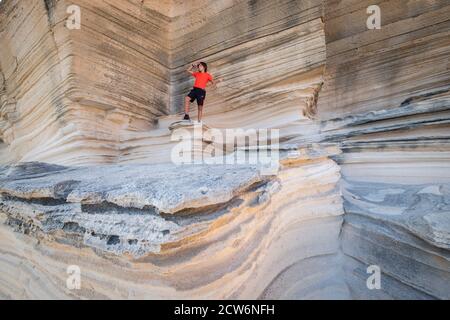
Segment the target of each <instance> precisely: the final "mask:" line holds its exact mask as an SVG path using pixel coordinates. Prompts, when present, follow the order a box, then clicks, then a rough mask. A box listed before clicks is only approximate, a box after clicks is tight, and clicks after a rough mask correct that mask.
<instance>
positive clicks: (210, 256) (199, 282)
mask: <svg viewBox="0 0 450 320" xmlns="http://www.w3.org/2000/svg"><path fill="white" fill-rule="evenodd" d="M69 4H70V5H76V6H79V7H80V8H81V24H80V27H81V28H80V29H70V28H67V26H66V25H65V24H64V21H65V19H66V17H67V15H68V13H67V10H66V9H67V7H68V6H69ZM371 4H372V3H369V2H368V1H356V2H355V1H319V0H308V1H298V0H292V1H290V0H289V1H269V0H258V1H254V0H248V1H212V0H195V1H181V0H180V1H178V0H163V1H121V0H108V1H87V0H75V1H70V3H69V2H68V1H65V0H60V1H35V2H34V4H33V6H30V5H29V4H28V2H26V1H25V0H11V1H6V2H4V3H2V4H1V5H0V139H1V141H0V163H1V164H2V165H1V167H0V219H1V220H0V221H1V222H2V224H1V226H0V271H2V272H0V278H1V281H2V283H4V284H5V285H4V286H2V288H0V296H1V297H7V298H41V299H42V298H63V297H70V298H159V299H171V298H172V299H173V298H179V299H184V298H219V299H222V298H250V299H253V298H262V299H269V298H289V299H313V298H314V299H317V298H332V299H340V298H342V299H379V298H384V299H391V298H394V299H395V298H397V299H435V298H438V299H449V298H450V291H449V288H450V286H449V285H448V283H449V282H450V263H449V261H450V253H449V252H450V251H449V249H450V247H449V246H450V236H449V235H450V230H449V221H450V219H449V217H450V216H449V214H448V212H449V211H450V207H449V204H450V193H449V190H450V166H449V163H450V161H449V160H450V159H449V158H450V149H449V146H450V144H449V134H448V133H449V119H450V111H449V105H450V95H449V89H450V86H449V83H450V81H449V80H450V73H449V72H448V56H450V46H449V44H448V41H445V40H446V39H447V38H448V17H449V16H450V14H449V13H450V12H449V10H450V8H449V6H448V3H446V2H445V1H431V2H430V1H425V0H424V1H415V2H407V3H402V1H397V0H392V1H383V2H382V3H380V10H381V11H380V12H381V14H382V19H381V21H382V24H381V29H379V30H368V29H367V25H366V20H367V18H368V14H367V7H368V6H369V5H371ZM194 61H206V62H207V63H208V71H209V72H211V73H212V74H213V76H214V77H215V78H216V79H221V80H222V82H220V83H219V84H218V85H217V88H216V89H213V88H211V87H208V88H207V98H206V103H205V108H204V118H203V121H204V122H205V123H206V125H198V126H199V127H200V133H201V135H200V137H199V136H196V135H195V127H196V126H195V125H194V123H195V120H196V119H195V114H196V109H195V108H193V110H194V111H193V112H191V118H193V120H194V122H193V125H192V126H188V127H185V128H181V129H183V130H184V131H183V132H184V133H186V134H188V135H192V138H193V148H192V149H193V150H191V152H192V156H193V158H196V157H199V159H201V160H202V161H201V163H200V164H181V165H177V164H175V163H174V161H173V151H174V149H175V147H176V146H177V145H178V143H179V141H178V140H177V137H179V136H178V134H179V133H180V131H178V133H176V131H177V130H175V129H174V126H171V124H173V123H174V122H175V121H177V120H181V112H182V111H183V104H184V97H185V95H186V94H187V93H188V91H189V89H190V88H191V87H192V84H193V79H192V77H190V75H189V74H188V73H186V68H187V67H188V66H189V65H190V64H191V63H192V62H194ZM230 128H231V129H239V130H240V131H239V134H237V137H236V141H238V140H245V139H246V136H248V135H249V133H251V132H253V131H255V130H256V129H276V130H279V131H277V133H279V141H278V142H275V141H272V140H270V143H269V140H266V141H265V143H261V140H260V139H259V138H260V136H259V135H258V139H254V140H252V139H248V140H249V143H248V144H247V145H245V146H244V147H242V146H236V143H235V140H232V141H229V140H228V141H227V140H226V139H216V138H214V137H217V136H221V135H222V136H223V137H225V136H226V132H227V131H226V130H227V129H230ZM267 149H268V150H270V154H271V155H273V156H274V155H276V156H277V157H276V164H277V166H276V168H277V170H275V171H274V172H273V173H271V174H266V173H264V172H263V170H262V169H263V168H261V167H260V166H259V165H254V164H252V163H246V164H237V163H234V162H232V164H227V165H225V164H214V165H212V164H208V163H207V161H205V159H209V160H211V157H210V155H211V154H212V153H210V152H211V151H214V155H216V152H218V151H219V150H220V151H221V152H223V153H224V156H225V158H226V159H228V160H229V159H234V158H239V157H240V156H244V158H245V159H247V158H248V159H253V158H252V157H253V156H255V155H256V156H259V155H260V154H261V153H262V152H263V150H267ZM249 161H250V160H249ZM71 265H76V266H79V267H80V269H81V272H82V273H81V276H82V283H83V285H82V288H81V289H80V290H73V291H72V290H68V289H67V288H66V278H67V273H66V270H67V268H68V267H69V266H71ZM368 270H380V272H381V278H380V279H381V289H376V288H375V289H373V288H369V286H368V284H367V279H368V277H369V276H370V274H368ZM2 275H3V277H2Z"/></svg>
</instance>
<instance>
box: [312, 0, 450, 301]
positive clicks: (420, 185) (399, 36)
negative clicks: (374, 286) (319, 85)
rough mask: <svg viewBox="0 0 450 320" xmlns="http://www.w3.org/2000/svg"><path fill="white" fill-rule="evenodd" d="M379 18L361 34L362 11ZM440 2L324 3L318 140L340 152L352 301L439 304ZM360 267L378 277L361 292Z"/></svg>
mask: <svg viewBox="0 0 450 320" xmlns="http://www.w3.org/2000/svg"><path fill="white" fill-rule="evenodd" d="M372 4H377V5H379V7H380V9H381V21H382V25H381V29H379V30H367V28H366V26H365V21H366V19H367V17H368V16H369V15H368V14H367V13H366V9H367V7H368V6H369V5H372ZM449 9H450V7H449V3H448V1H432V2H427V1H413V2H411V1H375V2H373V1H350V0H349V1H329V2H327V6H326V10H325V11H326V14H325V33H326V42H327V44H326V47H327V66H326V74H325V83H324V86H323V90H322V91H321V93H320V97H319V101H318V113H319V118H320V119H321V120H323V122H322V125H321V127H322V128H321V133H320V135H319V136H320V138H317V137H316V138H317V139H319V140H321V139H322V140H325V141H329V142H330V141H335V142H339V144H340V145H341V149H342V151H343V152H342V154H341V155H339V156H338V157H336V158H335V160H336V161H337V162H338V163H339V165H340V167H341V168H342V181H341V187H342V193H343V198H344V209H345V222H344V225H343V230H342V248H343V252H344V254H345V256H347V257H349V259H345V263H344V266H345V270H346V271H345V273H346V274H347V276H348V284H349V286H350V288H352V294H353V295H354V296H357V297H360V298H401V299H411V298H412V299H430V298H440V299H448V298H449V297H450V291H449V284H450V259H449V258H450V255H449V249H450V248H449V243H450V238H449V230H450V229H449V222H450V211H449V208H450V207H449V203H450V201H449V200H450V198H449V192H448V191H449V182H450V167H449V163H450V162H449V160H450V158H449V156H450V153H449V151H450V149H449V146H450V145H449V141H450V140H449V138H450V135H449V133H450V130H449V129H450V125H449V120H450V110H449V109H450V91H449V89H450V86H449V84H450V73H449V72H448V56H449V53H450V43H449V42H448V41H447V40H445V39H448V33H449V23H450V20H449V14H448V12H449ZM368 265H378V266H379V267H380V270H381V272H382V281H381V283H382V284H381V287H382V288H381V290H371V291H369V290H367V287H366V286H361V279H364V278H367V273H366V268H367V266H368Z"/></svg>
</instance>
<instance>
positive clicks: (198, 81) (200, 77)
mask: <svg viewBox="0 0 450 320" xmlns="http://www.w3.org/2000/svg"><path fill="white" fill-rule="evenodd" d="M192 76H193V77H195V83H194V87H196V88H200V89H203V90H204V89H205V88H206V84H207V83H208V81H210V80H212V79H213V77H212V75H210V74H209V73H208V72H194V73H192Z"/></svg>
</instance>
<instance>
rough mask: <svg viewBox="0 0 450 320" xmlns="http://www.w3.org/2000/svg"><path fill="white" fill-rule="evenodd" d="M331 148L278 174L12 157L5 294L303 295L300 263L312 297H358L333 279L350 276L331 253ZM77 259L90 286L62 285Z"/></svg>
mask: <svg viewBox="0 0 450 320" xmlns="http://www.w3.org/2000/svg"><path fill="white" fill-rule="evenodd" d="M330 152H332V149H329V150H328V151H327V150H323V152H317V156H316V157H315V158H314V157H311V158H309V159H305V158H304V157H303V158H302V157H301V156H299V157H297V158H294V157H292V156H291V157H290V158H286V159H285V160H282V165H283V167H282V168H281V170H280V171H279V172H278V174H277V175H276V176H260V174H259V173H258V170H257V168H255V167H249V166H231V167H229V166H225V167H224V166H205V165H203V166H202V165H199V166H179V167H175V166H173V165H160V166H154V165H151V166H136V165H133V166H106V167H89V168H75V167H61V166H48V165H45V164H40V163H30V164H26V165H19V166H12V167H4V168H2V178H1V181H0V190H1V194H2V197H1V200H0V203H1V205H0V212H1V217H2V219H3V221H4V224H5V225H3V226H2V227H1V230H2V231H1V232H0V234H1V236H2V238H3V239H2V242H1V243H2V246H1V248H0V252H1V255H0V257H1V258H0V269H1V270H4V271H5V273H7V274H8V277H6V278H3V277H2V280H1V281H2V286H1V288H2V289H1V290H0V296H2V297H6V298H10V297H15V298H18V297H22V298H41V299H42V298H51V297H57V298H62V297H72V298H73V297H84V298H161V299H167V298H172V299H173V298H186V297H189V298H252V299H253V298H258V297H259V298H275V297H282V296H283V297H287V298H300V297H303V296H304V294H305V292H304V291H305V287H304V286H302V285H300V287H299V284H298V283H295V282H292V283H291V284H286V283H284V282H283V280H282V279H286V277H287V278H292V275H290V274H291V273H292V271H290V270H295V268H298V267H299V266H303V267H302V270H303V271H302V272H303V273H304V274H305V275H309V276H310V277H312V278H311V279H310V280H308V288H309V289H308V290H307V291H308V293H307V294H308V297H311V298H321V297H330V296H339V297H342V298H349V291H348V288H347V286H346V284H345V282H344V281H340V282H339V281H337V282H336V283H334V284H328V282H327V281H326V280H327V279H328V278H329V277H332V276H336V277H337V278H339V279H344V278H343V276H342V274H340V269H339V268H338V269H336V268H334V267H332V264H331V263H332V262H333V261H335V260H336V259H339V256H340V254H339V241H338V238H339V232H340V229H341V223H342V213H343V210H342V201H341V198H340V194H339V189H338V188H337V182H338V181H339V167H338V166H337V165H336V164H335V163H334V162H333V161H332V160H330V159H328V158H327V156H328V155H329V153H330ZM299 154H302V152H301V151H299ZM137 172H139V173H140V178H131V177H130V175H132V176H134V175H135V174H137ZM161 176H164V179H161V178H160V177H161ZM108 181H109V182H108ZM139 181H141V182H142V183H141V182H139ZM107 185H109V186H110V187H106V186H107ZM167 185H170V187H168V186H167ZM98 188H101V190H99V189H98ZM177 189H178V191H176V190H177ZM227 189H228V190H229V192H226V190H227ZM299 203H301V205H300V206H299ZM11 228H12V229H11ZM11 230H15V231H17V232H19V234H20V233H23V234H24V235H19V234H17V233H16V234H13V233H12V231H11ZM36 239H38V242H36ZM30 248H33V249H32V252H33V254H32V255H30V254H29V253H30ZM22 250H23V251H22ZM19 261H22V262H20V263H19ZM327 261H328V262H327ZM69 265H78V266H79V267H80V269H81V279H82V280H81V281H82V283H83V284H82V289H81V290H74V291H70V290H66V289H64V283H65V278H66V276H67V275H66V273H65V272H66V268H67V267H68V266H69ZM30 268H32V270H34V271H30V270H31V269H30ZM21 275H23V276H21ZM21 277H25V278H24V281H17V280H18V279H20V278H21ZM30 277H31V278H30ZM8 279H10V280H8ZM12 279H15V280H14V281H11V280H12ZM25 279H26V280H25ZM45 279H47V280H48V282H47V281H45ZM107 279H108V280H107ZM280 285H281V288H282V289H283V292H281V293H280ZM324 286H325V287H327V288H329V290H327V291H326V293H325V292H324V291H323V288H324ZM89 288H93V289H92V290H91V289H89ZM285 290H286V291H285ZM334 292H335V294H334Z"/></svg>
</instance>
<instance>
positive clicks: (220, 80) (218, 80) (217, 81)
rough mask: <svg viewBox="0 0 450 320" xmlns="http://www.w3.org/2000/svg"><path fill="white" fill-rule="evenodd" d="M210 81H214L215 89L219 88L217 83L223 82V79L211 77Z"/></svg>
mask: <svg viewBox="0 0 450 320" xmlns="http://www.w3.org/2000/svg"><path fill="white" fill-rule="evenodd" d="M209 82H211V83H212V85H213V88H214V89H217V84H218V83H220V82H222V79H217V80H214V79H211V80H209Z"/></svg>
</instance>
